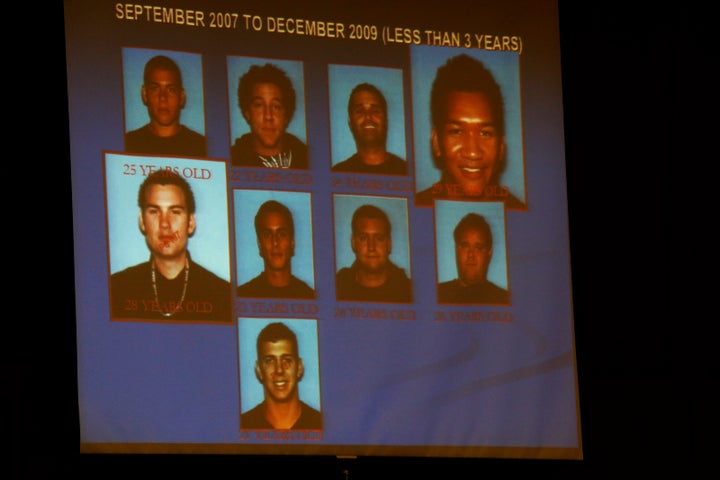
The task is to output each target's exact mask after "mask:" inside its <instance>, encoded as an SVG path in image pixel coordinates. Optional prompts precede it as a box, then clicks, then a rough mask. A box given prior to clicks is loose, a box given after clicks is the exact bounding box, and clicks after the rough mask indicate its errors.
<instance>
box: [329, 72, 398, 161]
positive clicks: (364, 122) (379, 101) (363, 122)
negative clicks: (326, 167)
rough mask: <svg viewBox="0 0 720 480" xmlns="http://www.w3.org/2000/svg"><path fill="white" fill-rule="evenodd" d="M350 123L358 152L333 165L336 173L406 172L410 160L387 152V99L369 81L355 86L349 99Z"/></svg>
mask: <svg viewBox="0 0 720 480" xmlns="http://www.w3.org/2000/svg"><path fill="white" fill-rule="evenodd" d="M348 126H349V127H350V131H351V132H352V135H353V138H354V139H355V145H356V147H357V152H356V153H354V154H353V155H352V156H351V157H350V158H347V159H346V160H343V161H342V162H340V163H338V164H337V165H335V166H333V167H332V170H333V171H334V172H352V173H376V174H385V175H407V162H406V161H405V160H403V159H402V158H400V157H398V156H397V155H395V154H393V153H391V152H388V151H387V147H386V142H387V133H388V114H387V101H386V100H385V96H384V95H383V94H382V92H381V91H380V89H378V88H377V87H376V86H375V85H372V84H370V83H360V84H358V85H356V86H355V88H353V90H352V92H351V93H350V99H349V100H348Z"/></svg>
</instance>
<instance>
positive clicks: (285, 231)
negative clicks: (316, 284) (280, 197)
mask: <svg viewBox="0 0 720 480" xmlns="http://www.w3.org/2000/svg"><path fill="white" fill-rule="evenodd" d="M255 234H256V235H257V246H258V254H259V255H260V257H262V259H263V264H264V270H263V271H262V272H260V274H259V275H258V276H256V277H255V278H253V279H252V280H250V281H248V282H246V283H244V284H242V285H240V286H239V287H238V288H237V296H238V297H270V298H306V299H314V298H315V290H313V289H312V288H310V286H309V285H307V284H306V283H305V282H303V281H302V280H300V279H299V278H297V277H296V276H295V275H293V273H292V263H291V262H292V257H293V256H294V255H295V223H294V222H293V217H292V213H291V212H290V209H289V208H288V207H286V206H285V205H283V204H282V203H280V202H278V201H277V200H268V201H266V202H265V203H263V204H262V205H260V208H259V209H258V211H257V214H256V215H255Z"/></svg>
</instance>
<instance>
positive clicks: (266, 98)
mask: <svg viewBox="0 0 720 480" xmlns="http://www.w3.org/2000/svg"><path fill="white" fill-rule="evenodd" d="M243 116H244V117H245V120H246V121H247V122H248V125H250V131H251V132H252V134H253V137H254V138H253V140H254V145H255V151H256V152H257V153H258V154H260V155H277V154H278V153H280V152H281V150H282V135H283V133H285V129H286V128H287V126H288V123H290V119H289V118H287V109H286V108H285V99H284V98H283V94H282V91H281V90H280V88H279V87H278V86H277V85H275V84H273V83H256V84H255V85H253V87H252V99H251V101H250V106H249V107H248V109H247V110H245V111H243Z"/></svg>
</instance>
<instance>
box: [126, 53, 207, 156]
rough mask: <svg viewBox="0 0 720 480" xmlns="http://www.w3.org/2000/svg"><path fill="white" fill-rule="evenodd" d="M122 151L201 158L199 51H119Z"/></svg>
mask: <svg viewBox="0 0 720 480" xmlns="http://www.w3.org/2000/svg"><path fill="white" fill-rule="evenodd" d="M122 64H123V95H124V111H125V152H127V153H140V154H148V155H172V156H180V157H206V156H207V137H206V135H205V99H204V97H203V64H202V56H201V55H200V54H198V53H189V52H179V51H170V50H151V49H146V48H130V47H125V48H123V49H122Z"/></svg>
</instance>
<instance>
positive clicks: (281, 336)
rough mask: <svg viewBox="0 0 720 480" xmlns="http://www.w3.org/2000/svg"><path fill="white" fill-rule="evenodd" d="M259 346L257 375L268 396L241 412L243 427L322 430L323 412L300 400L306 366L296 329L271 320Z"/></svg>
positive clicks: (260, 338) (258, 341)
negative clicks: (299, 347) (300, 386)
mask: <svg viewBox="0 0 720 480" xmlns="http://www.w3.org/2000/svg"><path fill="white" fill-rule="evenodd" d="M256 348H257V361H256V362H255V376H256V377H257V379H258V381H259V382H260V383H261V384H262V386H263V394H264V397H265V398H264V400H263V401H262V402H261V403H259V404H258V405H256V406H255V407H253V408H251V409H250V410H247V411H246V412H244V413H242V414H241V415H240V428H243V429H275V430H321V429H322V414H321V413H320V411H319V410H317V409H315V408H313V407H311V406H310V405H308V404H307V403H305V402H303V401H302V400H300V392H299V390H298V388H299V387H298V384H299V383H300V381H301V380H302V378H303V375H304V374H305V365H304V364H303V360H302V358H301V357H300V354H299V350H298V341H297V336H296V335H295V332H293V331H292V330H290V328H289V327H288V326H287V325H285V324H284V323H280V322H274V323H270V324H268V325H267V326H265V327H264V328H263V329H262V330H261V331H260V334H259V335H258V338H257V343H256Z"/></svg>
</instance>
